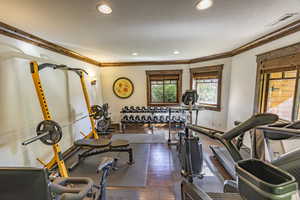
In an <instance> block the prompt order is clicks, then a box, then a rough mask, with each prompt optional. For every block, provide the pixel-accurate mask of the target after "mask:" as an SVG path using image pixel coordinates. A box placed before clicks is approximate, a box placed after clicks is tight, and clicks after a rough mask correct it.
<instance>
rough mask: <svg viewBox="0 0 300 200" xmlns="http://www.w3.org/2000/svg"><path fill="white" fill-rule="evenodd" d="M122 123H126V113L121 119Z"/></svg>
mask: <svg viewBox="0 0 300 200" xmlns="http://www.w3.org/2000/svg"><path fill="white" fill-rule="evenodd" d="M121 122H122V123H128V115H124V116H123V118H122V119H121Z"/></svg>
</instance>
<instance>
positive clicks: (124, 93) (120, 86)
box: [113, 77, 134, 99]
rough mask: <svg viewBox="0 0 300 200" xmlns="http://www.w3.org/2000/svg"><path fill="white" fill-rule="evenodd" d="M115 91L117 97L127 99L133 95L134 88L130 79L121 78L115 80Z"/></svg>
mask: <svg viewBox="0 0 300 200" xmlns="http://www.w3.org/2000/svg"><path fill="white" fill-rule="evenodd" d="M113 91H114V93H115V95H116V96H117V97H119V98H122V99H126V98H129V97H130V96H131V95H132V93H133V91H134V86H133V83H132V82H131V80H129V79H128V78H125V77H120V78H118V79H117V80H115V82H114V84H113Z"/></svg>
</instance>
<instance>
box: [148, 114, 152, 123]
mask: <svg viewBox="0 0 300 200" xmlns="http://www.w3.org/2000/svg"><path fill="white" fill-rule="evenodd" d="M152 122H153V119H152V116H151V115H148V116H147V123H152Z"/></svg>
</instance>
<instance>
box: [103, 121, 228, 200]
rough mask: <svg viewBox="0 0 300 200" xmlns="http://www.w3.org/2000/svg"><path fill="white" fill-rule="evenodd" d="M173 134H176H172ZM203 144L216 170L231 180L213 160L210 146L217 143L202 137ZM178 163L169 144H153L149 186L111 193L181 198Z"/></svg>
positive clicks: (115, 189) (156, 198)
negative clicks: (130, 192)
mask: <svg viewBox="0 0 300 200" xmlns="http://www.w3.org/2000/svg"><path fill="white" fill-rule="evenodd" d="M155 131H164V132H166V131H167V129H166V127H159V128H155ZM125 132H126V133H145V134H151V130H150V129H149V128H147V127H128V128H127V130H126V131H125ZM172 134H175V132H174V133H172ZM200 137H201V140H202V142H203V144H204V145H203V147H204V148H203V150H204V152H205V153H206V154H208V155H209V157H210V158H211V161H212V163H213V164H214V166H215V167H216V170H218V171H219V172H220V174H221V175H222V176H223V178H224V179H230V176H229V175H228V174H227V173H226V171H225V170H224V168H223V167H222V166H221V165H220V164H219V163H218V162H217V161H216V160H215V159H214V158H213V156H212V153H211V151H210V149H209V145H211V144H214V145H219V144H218V143H217V142H216V141H214V140H212V139H210V138H208V137H205V136H200ZM176 165H178V163H174V161H173V158H172V152H171V150H170V147H168V145H167V144H151V148H150V162H149V168H148V177H147V186H146V187H145V188H120V187H109V188H108V190H109V193H111V192H112V190H113V193H118V192H120V191H123V192H124V190H126V191H128V192H129V191H134V192H135V193H137V195H135V196H136V198H137V199H140V200H150V199H151V200H175V199H177V200H178V199H181V197H180V182H181V180H182V178H181V176H180V172H179V170H178V166H176ZM110 199H112V200H114V199H115V200H117V199H118V200H119V199H130V198H126V197H124V198H119V197H117V198H114V197H110ZM132 200H133V199H132Z"/></svg>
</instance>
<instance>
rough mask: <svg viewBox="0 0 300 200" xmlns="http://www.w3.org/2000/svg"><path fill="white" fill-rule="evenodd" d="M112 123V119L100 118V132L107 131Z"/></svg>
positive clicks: (98, 127) (98, 126)
mask: <svg viewBox="0 0 300 200" xmlns="http://www.w3.org/2000/svg"><path fill="white" fill-rule="evenodd" d="M110 124H111V120H110V119H102V120H99V121H98V122H97V130H98V131H99V132H105V131H107V130H108V129H109V127H110Z"/></svg>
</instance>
